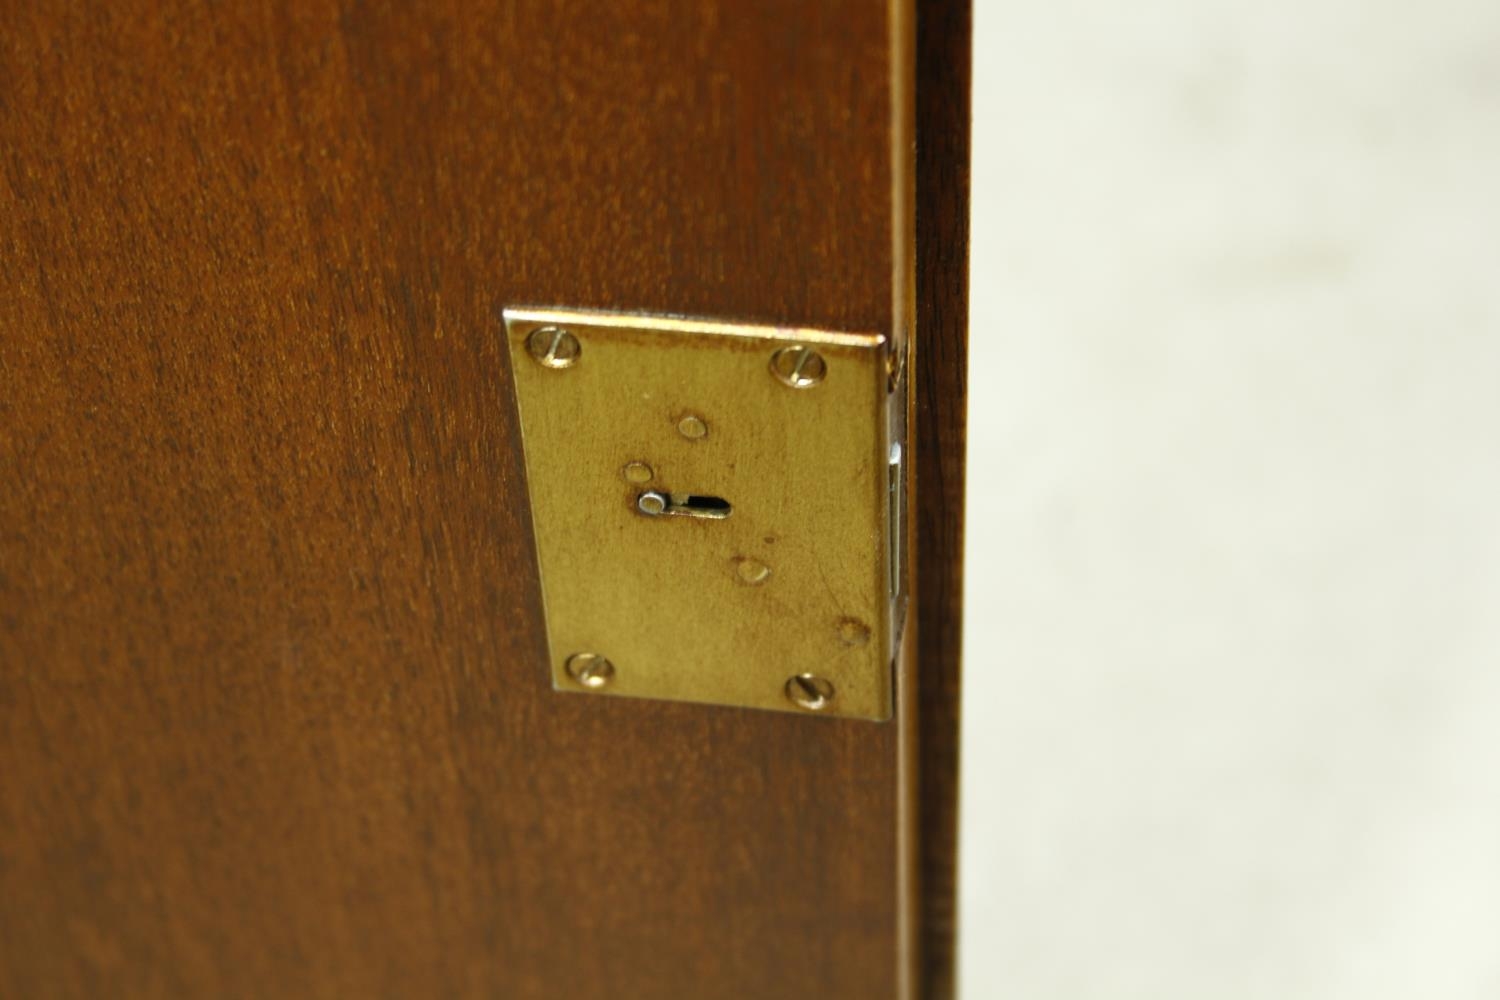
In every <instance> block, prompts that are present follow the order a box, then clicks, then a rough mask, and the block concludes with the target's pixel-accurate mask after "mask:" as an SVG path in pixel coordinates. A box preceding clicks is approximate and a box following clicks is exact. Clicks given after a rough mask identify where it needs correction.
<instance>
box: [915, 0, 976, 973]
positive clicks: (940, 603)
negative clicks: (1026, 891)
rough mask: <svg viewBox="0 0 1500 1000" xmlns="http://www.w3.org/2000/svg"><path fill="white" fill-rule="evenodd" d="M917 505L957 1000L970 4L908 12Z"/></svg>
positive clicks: (927, 726) (925, 791)
mask: <svg viewBox="0 0 1500 1000" xmlns="http://www.w3.org/2000/svg"><path fill="white" fill-rule="evenodd" d="M916 33H917V51H916V122H917V169H916V180H917V190H916V238H917V245H916V255H917V260H916V264H917V294H916V298H917V335H918V338H919V340H918V344H917V358H918V359H919V363H918V365H917V370H916V384H915V390H916V409H917V415H916V431H915V433H916V442H915V444H916V447H915V454H916V457H917V482H918V483H919V484H920V491H919V493H918V503H917V506H916V529H915V535H916V544H917V561H918V562H917V580H918V587H917V609H916V610H917V620H918V622H919V623H920V632H919V637H920V647H919V656H918V660H917V663H918V684H917V687H918V690H919V692H920V696H919V701H920V706H919V711H920V719H919V721H918V725H917V729H918V734H919V736H918V744H917V750H918V757H919V765H918V796H919V805H918V815H919V816H920V823H921V843H920V859H921V860H920V873H919V876H918V881H919V885H920V886H921V893H920V895H921V906H920V910H919V914H918V917H917V925H918V927H919V931H918V933H919V937H920V943H919V954H920V956H921V970H920V982H921V990H922V996H923V997H926V998H928V1000H945V998H949V997H952V996H953V995H954V992H955V983H954V939H955V937H956V934H957V913H956V902H957V898H958V886H957V867H958V808H957V807H958V745H959V700H960V699H959V692H960V672H959V664H960V655H961V650H962V641H963V618H962V612H963V534H964V460H965V448H966V434H965V430H966V422H967V410H968V340H969V122H970V114H971V110H970V108H971V105H970V102H971V97H970V70H971V63H972V50H971V38H972V33H973V20H972V6H971V4H970V3H969V2H968V0H958V2H949V0H919V2H918V3H917V9H916Z"/></svg>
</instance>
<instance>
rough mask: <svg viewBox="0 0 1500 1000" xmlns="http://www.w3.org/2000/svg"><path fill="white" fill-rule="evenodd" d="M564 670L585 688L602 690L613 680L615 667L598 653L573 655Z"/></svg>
mask: <svg viewBox="0 0 1500 1000" xmlns="http://www.w3.org/2000/svg"><path fill="white" fill-rule="evenodd" d="M565 669H566V670H567V671H568V676H569V677H571V678H573V679H574V680H575V681H577V682H578V683H579V684H582V685H583V686H584V687H586V688H602V687H604V685H606V684H608V683H609V682H610V681H612V680H614V678H615V665H614V664H613V663H610V662H609V660H607V659H605V658H604V657H602V656H600V655H599V654H598V653H574V654H573V655H572V656H570V657H568V662H567V664H566V665H565Z"/></svg>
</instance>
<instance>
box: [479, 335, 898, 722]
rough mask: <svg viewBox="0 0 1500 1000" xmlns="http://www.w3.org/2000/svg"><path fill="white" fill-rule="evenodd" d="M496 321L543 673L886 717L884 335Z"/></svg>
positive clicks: (892, 500)
mask: <svg viewBox="0 0 1500 1000" xmlns="http://www.w3.org/2000/svg"><path fill="white" fill-rule="evenodd" d="M505 327H506V335H507V339H508V342H509V348H510V363H511V372H512V375H513V378H514V380H515V389H516V393H515V395H516V401H517V406H518V409H519V412H520V417H521V431H522V438H523V441H524V445H525V453H526V477H527V485H528V490H529V494H530V502H531V515H532V524H533V527H534V532H535V537H536V549H537V559H538V563H539V569H540V575H541V583H542V594H543V600H544V604H545V608H546V619H547V622H546V626H547V638H548V643H549V646H550V656H551V672H552V681H553V686H554V687H556V688H557V689H558V690H560V691H574V692H586V693H594V694H601V695H620V696H626V697H635V698H659V699H668V700H675V701H690V702H703V703H709V704H715V705H734V706H741V707H747V708H763V709H774V710H781V711H793V712H810V713H816V714H821V715H832V716H845V717H852V718H861V719H877V720H878V719H887V718H889V717H890V715H891V704H892V669H891V655H892V649H893V648H894V640H895V636H894V635H893V622H894V621H895V620H896V618H897V615H896V613H895V609H897V608H899V598H900V596H901V595H900V594H899V593H898V592H899V591H900V590H901V589H903V588H902V587H901V586H900V585H899V581H900V578H901V573H902V568H901V566H900V562H901V557H900V552H899V545H898V544H896V541H893V540H899V539H900V537H901V536H902V534H903V533H901V532H893V531H891V529H890V526H891V525H892V524H893V523H894V522H895V521H896V520H897V519H898V514H899V508H900V506H901V504H900V502H899V497H900V495H901V492H902V486H901V483H902V479H901V476H900V473H899V459H900V455H901V451H900V443H899V442H897V441H893V440H892V437H893V430H892V428H893V427H896V426H898V422H894V421H892V420H891V419H890V407H891V406H892V405H895V402H894V401H895V400H896V398H897V396H899V395H902V394H901V393H894V392H893V391H892V384H891V383H892V381H893V379H892V376H891V371H892V368H893V366H892V365H891V364H890V360H889V351H888V345H887V339H886V338H885V337H884V336H881V335H879V334H856V333H838V332H829V331H823V330H809V329H795V328H783V327H770V326H753V325H745V324H732V323H714V322H705V321H695V320H684V319H675V318H664V317H652V316H637V315H620V314H613V313H601V312H587V311H575V310H560V309H530V308H527V309H508V310H506V311H505ZM893 463H894V464H893Z"/></svg>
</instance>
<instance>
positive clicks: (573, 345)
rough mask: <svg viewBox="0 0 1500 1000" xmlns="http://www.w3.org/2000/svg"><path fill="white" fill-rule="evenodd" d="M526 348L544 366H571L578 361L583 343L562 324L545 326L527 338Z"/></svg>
mask: <svg viewBox="0 0 1500 1000" xmlns="http://www.w3.org/2000/svg"><path fill="white" fill-rule="evenodd" d="M526 350H527V351H529V352H531V356H532V357H533V358H535V359H536V362H537V364H539V365H541V366H542V367H544V368H571V367H572V366H574V365H576V364H577V363H578V356H579V355H580V354H582V353H583V345H581V344H580V343H578V338H577V337H575V336H573V335H572V334H571V333H569V332H568V331H567V330H564V329H563V328H562V327H560V326H544V327H541V328H539V329H536V330H533V331H532V332H531V336H529V337H527V338H526Z"/></svg>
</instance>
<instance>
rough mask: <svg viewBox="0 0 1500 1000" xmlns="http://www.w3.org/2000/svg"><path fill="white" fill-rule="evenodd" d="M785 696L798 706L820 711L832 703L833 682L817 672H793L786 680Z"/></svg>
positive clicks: (811, 710)
mask: <svg viewBox="0 0 1500 1000" xmlns="http://www.w3.org/2000/svg"><path fill="white" fill-rule="evenodd" d="M786 697H787V700H788V701H790V702H791V703H792V704H793V705H796V706H797V707H798V708H805V709H807V710H808V711H809V712H821V711H822V710H823V709H825V708H827V707H828V706H829V705H831V704H832V703H833V684H831V683H830V682H829V681H828V680H827V679H826V678H823V677H819V676H818V675H817V674H794V675H793V676H792V677H791V679H790V680H788V681H787V682H786Z"/></svg>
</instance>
